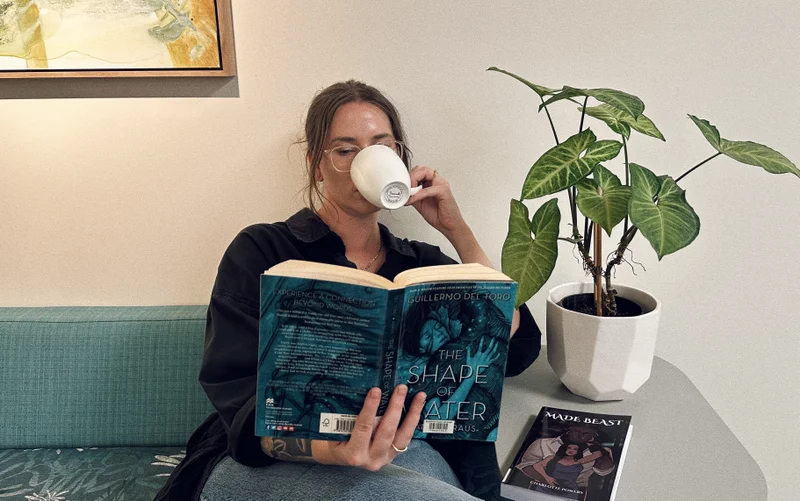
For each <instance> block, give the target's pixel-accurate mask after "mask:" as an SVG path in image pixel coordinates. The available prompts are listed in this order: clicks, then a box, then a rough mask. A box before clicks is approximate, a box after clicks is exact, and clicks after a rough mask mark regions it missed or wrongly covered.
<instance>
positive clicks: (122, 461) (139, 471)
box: [0, 447, 185, 501]
mask: <svg viewBox="0 0 800 501" xmlns="http://www.w3.org/2000/svg"><path fill="white" fill-rule="evenodd" d="M184 456H185V450H182V449H181V448H180V447H119V448H97V447H89V448H79V449H5V450H0V501H17V500H19V501H100V500H102V501H128V500H137V501H139V500H150V499H153V496H155V493H156V492H157V491H158V489H160V488H161V486H162V485H164V483H165V482H166V479H167V477H168V476H169V475H170V474H171V473H172V471H173V469H174V468H175V466H177V465H178V463H180V461H181V460H182V459H183V458H184Z"/></svg>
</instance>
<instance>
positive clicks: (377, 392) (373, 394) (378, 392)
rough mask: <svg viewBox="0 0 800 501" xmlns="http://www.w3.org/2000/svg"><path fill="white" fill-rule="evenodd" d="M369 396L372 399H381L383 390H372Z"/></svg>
mask: <svg viewBox="0 0 800 501" xmlns="http://www.w3.org/2000/svg"><path fill="white" fill-rule="evenodd" d="M367 396H368V397H372V398H380V396H381V389H380V388H377V387H376V388H372V389H371V390H369V394H368V395H367Z"/></svg>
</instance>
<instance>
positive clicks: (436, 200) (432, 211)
mask: <svg viewBox="0 0 800 501" xmlns="http://www.w3.org/2000/svg"><path fill="white" fill-rule="evenodd" d="M409 175H410V176H411V186H412V187H414V186H418V185H422V187H423V188H422V189H421V190H420V191H419V192H418V193H417V194H415V195H414V196H412V197H411V198H409V199H408V202H406V205H411V206H413V207H414V208H415V209H417V212H419V213H420V215H422V217H423V219H425V221H427V222H428V224H430V225H431V226H433V227H434V228H436V229H437V230H439V231H440V232H441V233H442V234H443V235H444V236H446V237H447V238H448V239H450V238H451V235H453V234H454V233H455V232H456V231H459V230H460V229H462V228H463V227H465V226H466V222H465V221H464V217H463V216H462V215H461V210H460V209H459V208H458V204H457V203H456V199H455V198H454V197H453V192H452V191H450V183H448V182H447V179H445V178H444V177H442V175H441V174H438V173H437V172H436V171H434V170H433V169H431V168H430V167H426V166H424V165H418V166H416V167H414V169H413V170H412V171H411V172H410V173H409Z"/></svg>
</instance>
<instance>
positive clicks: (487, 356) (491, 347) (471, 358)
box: [467, 338, 497, 377]
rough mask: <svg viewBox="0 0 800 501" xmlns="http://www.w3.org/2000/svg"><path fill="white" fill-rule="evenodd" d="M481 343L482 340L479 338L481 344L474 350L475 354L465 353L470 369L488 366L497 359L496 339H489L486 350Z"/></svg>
mask: <svg viewBox="0 0 800 501" xmlns="http://www.w3.org/2000/svg"><path fill="white" fill-rule="evenodd" d="M483 341H484V338H481V342H480V344H479V345H478V347H477V348H476V349H475V353H470V352H469V351H467V365H471V366H472V367H477V366H479V365H490V364H491V363H492V361H494V359H496V358H497V339H495V338H492V339H490V340H489V342H488V343H486V348H484V347H483ZM476 370H477V369H476ZM475 377H477V374H476V375H475Z"/></svg>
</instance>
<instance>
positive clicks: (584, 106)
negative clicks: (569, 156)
mask: <svg viewBox="0 0 800 501" xmlns="http://www.w3.org/2000/svg"><path fill="white" fill-rule="evenodd" d="M588 102H589V96H586V99H584V100H583V107H581V110H582V112H581V125H580V126H579V127H578V134H580V133H581V132H583V119H584V118H586V103H588Z"/></svg>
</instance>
